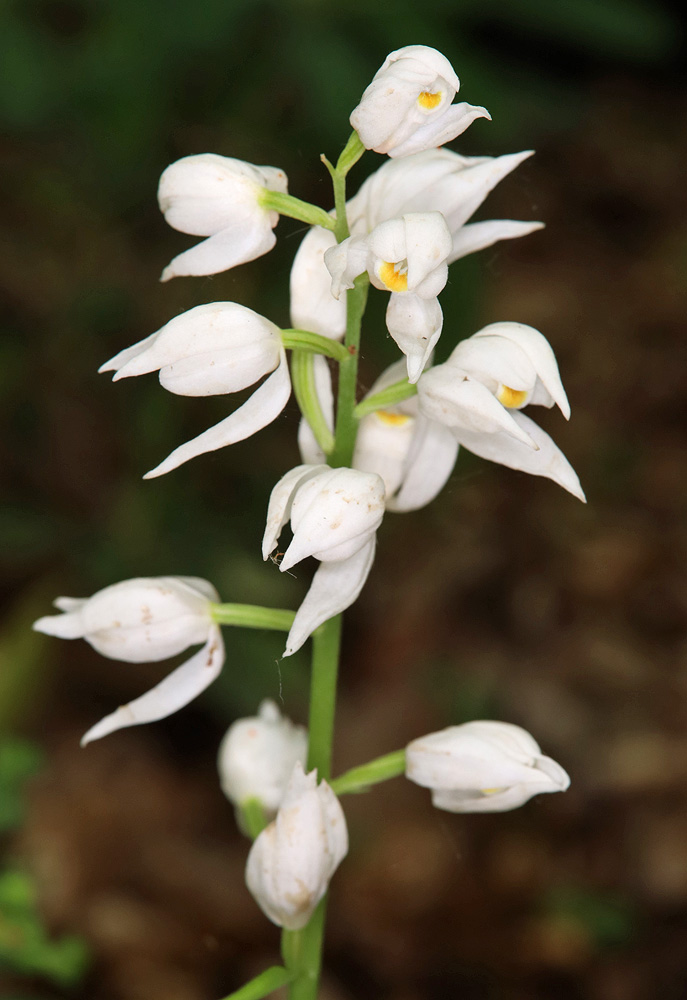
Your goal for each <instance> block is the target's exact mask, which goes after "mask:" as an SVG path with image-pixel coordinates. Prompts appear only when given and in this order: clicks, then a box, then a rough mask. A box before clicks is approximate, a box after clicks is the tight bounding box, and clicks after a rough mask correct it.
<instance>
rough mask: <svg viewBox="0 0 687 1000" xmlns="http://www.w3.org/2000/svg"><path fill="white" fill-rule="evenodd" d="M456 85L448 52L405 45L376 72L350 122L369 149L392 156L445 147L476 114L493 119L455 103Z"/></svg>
mask: <svg viewBox="0 0 687 1000" xmlns="http://www.w3.org/2000/svg"><path fill="white" fill-rule="evenodd" d="M459 89H460V81H459V79H458V77H457V76H456V74H455V71H454V69H453V66H452V65H451V63H450V62H449V61H448V59H447V58H446V56H443V55H442V54H441V52H437V50H436V49H432V48H430V47H429V46H427V45H406V46H405V47H404V48H402V49H397V50H396V51H395V52H391V53H390V54H389V55H388V56H387V57H386V59H385V61H384V63H383V64H382V66H381V67H380V68H379V69H378V70H377V72H376V73H375V76H374V78H373V80H372V83H371V84H370V85H369V87H368V88H367V90H366V91H365V93H364V94H363V96H362V98H361V100H360V104H359V105H358V106H357V107H356V108H355V110H354V111H353V112H352V114H351V125H352V126H353V128H354V129H355V130H356V132H357V133H358V135H359V136H360V141H361V142H362V143H363V145H364V146H365V147H366V148H367V149H374V150H375V152H377V153H388V154H389V156H392V157H398V156H408V154H409V153H418V152H420V150H423V149H431V148H433V147H435V146H443V144H444V143H445V142H450V141H451V140H452V139H455V138H456V136H458V135H460V134H461V133H462V132H464V131H465V130H466V128H468V126H469V125H471V124H472V122H473V121H474V120H475V119H476V118H489V119H491V115H490V114H489V112H488V111H487V110H486V109H485V108H479V107H474V106H473V105H472V104H465V103H460V104H453V103H452V101H453V98H454V97H455V96H456V94H457V93H458V90H459Z"/></svg>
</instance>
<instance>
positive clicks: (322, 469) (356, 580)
mask: <svg viewBox="0 0 687 1000" xmlns="http://www.w3.org/2000/svg"><path fill="white" fill-rule="evenodd" d="M383 516H384V483H383V482H382V480H381V479H380V477H379V476H378V475H376V474H375V473H368V472H358V471H357V470H355V469H345V468H343V469H330V468H329V466H327V465H314V466H313V465H298V466H296V468H295V469H291V471H290V472H287V473H286V475H285V476H283V477H282V479H280V481H279V482H278V483H277V485H276V486H275V487H274V489H273V490H272V495H271V496H270V502H269V506H268V509H267V525H266V528H265V535H264V538H263V542H262V554H263V558H264V559H268V558H269V556H270V553H271V552H272V551H273V550H274V549H275V548H276V545H277V540H278V538H279V535H280V534H281V530H282V528H283V527H284V525H285V524H286V522H287V521H288V520H289V518H290V519H291V529H292V531H293V539H292V541H291V544H290V545H289V547H288V548H287V550H286V552H285V553H284V555H283V557H282V560H281V562H280V563H279V569H280V570H281V571H282V573H283V572H285V571H286V570H288V569H291V567H292V566H295V565H296V563H298V562H300V561H301V560H302V559H306V558H307V557H308V556H314V557H315V558H316V559H319V560H320V563H321V565H320V567H319V569H318V570H317V572H316V573H315V576H314V577H313V581H312V584H311V585H310V590H309V591H308V593H307V594H306V595H305V598H304V600H303V603H302V604H301V606H300V608H299V609H298V611H297V612H296V617H295V619H294V622H293V625H292V626H291V631H290V632H289V635H288V638H287V641H286V649H285V651H284V656H291V654H292V653H295V652H296V650H298V649H300V648H301V646H302V645H303V643H304V642H305V640H306V639H307V638H308V636H309V635H310V634H311V633H312V632H314V630H315V629H316V628H317V627H318V625H321V624H322V623H323V622H325V621H327V620H328V619H329V618H332V617H333V616H334V615H338V614H339V613H340V612H341V611H344V610H345V609H346V608H348V607H350V605H351V604H353V602H354V601H355V600H356V599H357V597H358V595H359V594H360V591H361V590H362V588H363V586H364V584H365V580H366V579H367V575H368V573H369V572H370V568H371V566H372V562H373V560H374V553H375V539H376V531H377V528H378V527H379V525H380V524H381V521H382V517H383Z"/></svg>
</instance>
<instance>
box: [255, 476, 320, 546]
mask: <svg viewBox="0 0 687 1000" xmlns="http://www.w3.org/2000/svg"><path fill="white" fill-rule="evenodd" d="M328 470H329V466H328V465H297V466H296V467H295V468H294V469H290V470H289V471H288V472H287V473H286V475H285V476H282V478H281V479H280V480H279V482H278V483H277V485H276V486H275V487H274V489H273V490H272V493H271V494H270V501H269V504H268V507H267V524H266V525H265V533H264V535H263V539H262V558H263V559H267V558H269V555H270V552H272V551H273V550H274V547H275V545H276V544H277V539H278V538H279V535H280V534H281V529H282V528H283V527H284V525H285V524H286V522H287V521H288V519H289V518H290V517H291V505H292V503H293V498H294V496H295V495H296V490H297V489H298V488H299V486H301V485H302V484H303V483H306V482H307V481H308V480H309V479H313V478H314V477H315V476H319V475H320V473H322V472H327V471H328Z"/></svg>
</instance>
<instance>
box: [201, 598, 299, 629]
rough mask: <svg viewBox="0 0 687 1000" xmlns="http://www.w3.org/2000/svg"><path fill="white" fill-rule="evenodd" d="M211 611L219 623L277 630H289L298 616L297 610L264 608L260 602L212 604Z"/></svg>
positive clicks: (213, 617)
mask: <svg viewBox="0 0 687 1000" xmlns="http://www.w3.org/2000/svg"><path fill="white" fill-rule="evenodd" d="M210 613H211V615H212V620H213V621H215V622H217V624H218V625H237V626H239V628H264V629H272V630H274V631H276V632H288V631H289V630H290V628H291V626H292V625H293V620H294V618H295V617H296V612H295V611H287V610H286V609H283V608H263V607H262V606H261V605H259V604H212V605H211V610H210Z"/></svg>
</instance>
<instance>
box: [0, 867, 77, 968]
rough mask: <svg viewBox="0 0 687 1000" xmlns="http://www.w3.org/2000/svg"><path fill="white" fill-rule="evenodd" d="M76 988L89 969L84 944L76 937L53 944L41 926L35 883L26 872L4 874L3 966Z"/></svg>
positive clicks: (0, 895) (0, 890)
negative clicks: (76, 984) (75, 985)
mask: <svg viewBox="0 0 687 1000" xmlns="http://www.w3.org/2000/svg"><path fill="white" fill-rule="evenodd" d="M2 965H5V966H8V967H10V968H12V969H14V970H16V971H17V972H21V973H23V974H25V975H32V976H33V975H36V976H41V977H43V978H45V979H48V980H50V981H51V982H53V983H55V984H56V985H58V986H73V985H74V984H75V983H78V982H79V980H80V979H81V978H82V976H83V974H84V972H85V970H86V966H87V965H88V951H87V949H86V945H85V944H84V942H83V941H82V940H81V939H80V938H77V937H75V936H73V935H64V936H63V937H60V938H57V939H56V940H52V939H50V938H49V937H48V935H47V933H46V931H45V928H44V927H43V926H42V924H41V920H40V916H39V914H38V911H37V908H36V892H35V887H34V884H33V880H32V879H31V878H30V877H29V876H28V875H26V874H24V873H23V872H20V871H17V870H9V871H5V872H3V873H2V874H0V966H2Z"/></svg>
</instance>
